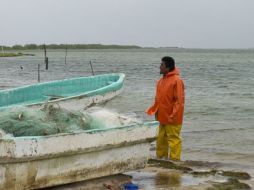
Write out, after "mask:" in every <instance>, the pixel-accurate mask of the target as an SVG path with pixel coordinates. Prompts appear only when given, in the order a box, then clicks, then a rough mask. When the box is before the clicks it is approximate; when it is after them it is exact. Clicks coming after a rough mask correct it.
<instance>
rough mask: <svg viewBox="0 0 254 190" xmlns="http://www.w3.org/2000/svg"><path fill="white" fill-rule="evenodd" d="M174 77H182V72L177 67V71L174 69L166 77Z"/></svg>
mask: <svg viewBox="0 0 254 190" xmlns="http://www.w3.org/2000/svg"><path fill="white" fill-rule="evenodd" d="M172 75H180V70H179V69H178V68H177V67H175V69H174V70H173V71H170V72H169V73H168V74H167V75H166V77H169V76H172Z"/></svg>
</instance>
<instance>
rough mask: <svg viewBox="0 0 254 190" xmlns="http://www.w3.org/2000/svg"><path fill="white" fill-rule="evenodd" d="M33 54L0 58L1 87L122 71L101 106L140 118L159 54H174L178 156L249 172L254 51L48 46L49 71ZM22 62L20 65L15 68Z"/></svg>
mask: <svg viewBox="0 0 254 190" xmlns="http://www.w3.org/2000/svg"><path fill="white" fill-rule="evenodd" d="M29 53H35V56H32V57H31V56H24V57H14V58H0V88H2V89H4V88H10V87H16V86H21V85H25V84H32V83H36V82H37V69H38V64H40V65H41V73H40V74H41V81H42V82H45V81H50V80H56V79H64V78H70V77H79V76H89V75H91V68H90V65H89V61H90V60H93V59H95V60H94V63H93V67H94V71H95V73H96V74H103V73H112V72H123V73H125V74H126V81H125V89H124V91H123V93H122V94H121V95H120V96H118V97H116V98H115V99H113V100H112V101H110V102H108V103H106V104H105V105H104V107H105V108H108V109H113V110H115V111H117V112H119V113H124V114H133V115H136V116H137V117H138V118H139V119H142V120H144V121H146V120H153V118H152V117H147V116H146V115H145V114H144V110H145V109H146V108H147V107H148V106H149V105H150V104H151V103H152V101H153V96H154V91H155V81H156V80H157V79H158V78H159V77H160V76H159V65H160V58H161V57H163V56H166V55H171V56H173V57H174V58H175V59H176V63H177V66H178V67H179V68H180V70H181V75H182V78H183V79H184V81H185V86H186V108H185V117H184V124H183V133H182V136H183V140H184V142H183V159H184V160H186V159H190V160H208V161H218V162H223V163H233V164H234V163H235V166H236V168H242V169H247V170H249V171H250V172H251V173H254V172H253V171H254V146H253V144H254V138H253V135H254V117H253V113H254V90H253V89H254V88H253V85H254V77H253V73H254V50H198V49H140V50H86V51H85V50H79V51H71V52H69V53H68V55H67V64H66V65H65V64H64V56H65V52H64V51H62V50H59V51H49V52H48V57H49V70H48V71H46V70H45V65H44V64H43V55H44V54H43V53H44V52H43V51H34V52H31V51H29ZM20 66H22V67H23V69H21V68H20Z"/></svg>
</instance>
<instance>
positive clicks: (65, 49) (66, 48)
mask: <svg viewBox="0 0 254 190" xmlns="http://www.w3.org/2000/svg"><path fill="white" fill-rule="evenodd" d="M66 58H67V45H66V46H65V58H64V63H65V65H66V64H67V63H66Z"/></svg>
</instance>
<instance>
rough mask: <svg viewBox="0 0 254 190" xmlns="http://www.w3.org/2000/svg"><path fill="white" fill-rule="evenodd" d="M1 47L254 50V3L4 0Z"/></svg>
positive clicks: (224, 0)
mask: <svg viewBox="0 0 254 190" xmlns="http://www.w3.org/2000/svg"><path fill="white" fill-rule="evenodd" d="M0 14H1V21H0V26H1V27H0V44H4V45H14V44H28V43H36V44H42V43H46V44H50V43H84V44H88V43H100V44H126V45H131V44H135V45H139V46H143V47H144V46H145V47H147V46H149V47H150V46H152V47H161V46H163V47H165V46H177V47H186V48H192V47H193V48H250V47H254V0H0Z"/></svg>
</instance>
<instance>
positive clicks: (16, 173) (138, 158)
mask: <svg viewBox="0 0 254 190" xmlns="http://www.w3.org/2000/svg"><path fill="white" fill-rule="evenodd" d="M157 125H158V123H157V122H151V123H145V124H143V125H131V126H126V127H119V128H112V129H104V130H90V131H83V132H79V133H71V134H58V135H49V136H37V137H11V136H8V135H3V136H2V137H0V189H5V190H23V189H36V188H43V187H50V186H56V185H60V184H67V183H72V182H77V181H82V180H88V179H93V178H98V177H103V176H108V175H113V174H118V173H123V172H127V171H130V170H133V169H138V168H142V167H144V166H145V164H146V162H147V160H148V158H149V155H150V153H149V148H150V142H152V141H154V140H155V133H156V127H155V126H157Z"/></svg>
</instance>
